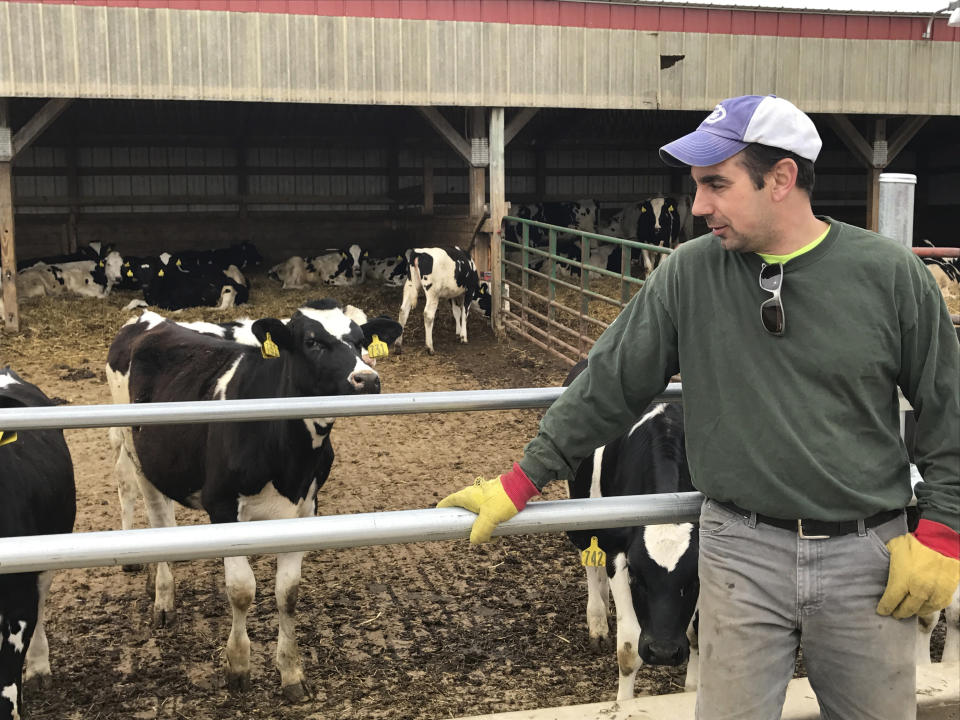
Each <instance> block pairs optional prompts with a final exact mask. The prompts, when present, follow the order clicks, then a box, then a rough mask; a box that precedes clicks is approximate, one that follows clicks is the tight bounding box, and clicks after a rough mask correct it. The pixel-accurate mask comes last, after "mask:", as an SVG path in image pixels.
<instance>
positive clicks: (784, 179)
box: [767, 158, 799, 202]
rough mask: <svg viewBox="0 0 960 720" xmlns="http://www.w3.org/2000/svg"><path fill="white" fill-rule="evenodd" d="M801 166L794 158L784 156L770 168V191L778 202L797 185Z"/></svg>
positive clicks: (768, 175)
mask: <svg viewBox="0 0 960 720" xmlns="http://www.w3.org/2000/svg"><path fill="white" fill-rule="evenodd" d="M798 173H799V168H797V163H796V161H795V160H793V159H792V158H783V159H781V160H780V161H779V162H777V164H776V165H774V166H773V167H772V168H770V172H769V173H767V177H769V178H770V192H771V193H772V196H773V199H774V200H775V201H777V202H779V201H780V200H783V199H784V198H785V197H786V196H787V194H788V193H789V192H790V191H791V190H792V189H793V188H794V187H796V185H797V174H798Z"/></svg>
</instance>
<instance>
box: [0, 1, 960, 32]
mask: <svg viewBox="0 0 960 720" xmlns="http://www.w3.org/2000/svg"><path fill="white" fill-rule="evenodd" d="M0 2H11V3H13V2H19V3H40V4H47V5H87V6H91V5H92V6H106V7H125V8H130V7H139V8H170V9H173V10H226V11H230V12H262V13H288V14H291V15H324V16H334V17H342V16H347V17H374V18H402V19H405V20H461V21H465V22H489V23H508V24H513V25H559V26H562V27H587V28H610V29H614V30H649V31H661V32H689V33H707V34H730V33H734V34H737V35H772V36H779V37H802V38H848V39H852V40H921V39H922V37H921V35H922V33H923V32H924V31H925V30H926V26H927V19H926V18H921V17H903V16H896V15H894V16H891V15H842V14H832V13H817V12H800V11H798V12H777V11H772V10H742V9H733V8H709V9H707V8H693V7H668V6H658V5H637V6H629V5H601V4H598V3H589V2H559V0H0ZM933 40H935V41H946V42H960V28H951V27H948V26H947V18H946V15H943V16H938V17H937V19H936V21H935V22H934V24H933Z"/></svg>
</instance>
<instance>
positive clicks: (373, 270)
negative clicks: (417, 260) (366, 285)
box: [363, 255, 407, 287]
mask: <svg viewBox="0 0 960 720" xmlns="http://www.w3.org/2000/svg"><path fill="white" fill-rule="evenodd" d="M363 275H364V277H365V278H369V279H370V280H375V281H377V282H379V283H381V284H383V285H386V286H387V287H401V286H402V285H403V283H404V282H406V279H407V259H406V258H405V257H404V256H403V255H394V256H393V257H388V258H368V259H367V260H366V261H365V262H364V272H363Z"/></svg>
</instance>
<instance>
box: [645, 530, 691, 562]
mask: <svg viewBox="0 0 960 720" xmlns="http://www.w3.org/2000/svg"><path fill="white" fill-rule="evenodd" d="M692 530H693V525H692V524H690V523H676V524H669V525H647V526H646V527H644V528H643V544H644V545H645V546H646V548H647V555H649V556H650V559H651V560H653V561H654V562H655V563H656V564H657V565H659V566H660V567H662V568H664V569H665V570H666V571H667V572H673V570H674V568H676V567H677V563H678V562H680V558H682V557H683V554H684V553H685V552H686V551H687V548H688V547H690V532H691V531H692Z"/></svg>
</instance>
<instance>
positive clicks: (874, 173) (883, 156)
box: [867, 118, 888, 232]
mask: <svg viewBox="0 0 960 720" xmlns="http://www.w3.org/2000/svg"><path fill="white" fill-rule="evenodd" d="M872 147H873V158H872V161H873V162H872V163H871V167H870V169H869V171H868V172H867V183H868V185H867V230H870V231H871V232H879V230H880V173H882V172H883V171H884V169H885V168H886V167H887V162H888V159H887V121H886V120H885V119H883V118H877V119H876V120H875V121H874V124H873V145H872Z"/></svg>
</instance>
